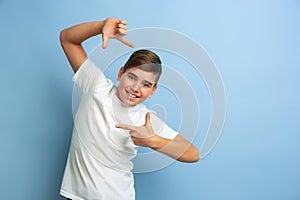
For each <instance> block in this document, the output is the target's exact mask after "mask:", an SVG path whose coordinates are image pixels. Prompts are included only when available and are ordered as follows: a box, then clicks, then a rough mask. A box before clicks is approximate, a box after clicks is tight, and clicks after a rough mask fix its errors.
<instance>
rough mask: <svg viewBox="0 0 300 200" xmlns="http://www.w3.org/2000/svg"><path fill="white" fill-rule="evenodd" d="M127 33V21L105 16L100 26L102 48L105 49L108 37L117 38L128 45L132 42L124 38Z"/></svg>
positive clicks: (132, 45) (130, 45) (131, 44)
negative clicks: (101, 26)
mask: <svg viewBox="0 0 300 200" xmlns="http://www.w3.org/2000/svg"><path fill="white" fill-rule="evenodd" d="M125 35H127V22H126V21H125V20H120V19H116V18H107V19H106V20H105V21H104V25H103V28H102V48H103V49H105V48H106V47H107V45H108V40H109V39H117V40H119V41H120V42H122V43H124V44H125V45H127V46H129V47H134V44H133V43H132V42H130V41H128V40H126V39H125V38H124V36H125Z"/></svg>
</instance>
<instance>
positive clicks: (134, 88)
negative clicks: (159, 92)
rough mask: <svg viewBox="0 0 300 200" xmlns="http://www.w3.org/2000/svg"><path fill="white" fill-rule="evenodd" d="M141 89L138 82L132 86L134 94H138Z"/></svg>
mask: <svg viewBox="0 0 300 200" xmlns="http://www.w3.org/2000/svg"><path fill="white" fill-rule="evenodd" d="M139 88H140V83H138V82H136V83H133V84H132V86H131V89H132V90H133V91H134V92H137V91H138V90H139Z"/></svg>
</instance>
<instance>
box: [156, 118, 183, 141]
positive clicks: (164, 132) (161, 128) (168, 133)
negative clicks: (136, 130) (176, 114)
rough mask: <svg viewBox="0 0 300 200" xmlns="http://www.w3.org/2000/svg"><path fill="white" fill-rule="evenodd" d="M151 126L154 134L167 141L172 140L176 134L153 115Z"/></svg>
mask: <svg viewBox="0 0 300 200" xmlns="http://www.w3.org/2000/svg"><path fill="white" fill-rule="evenodd" d="M151 125H152V128H153V130H154V133H155V134H157V135H159V136H161V137H164V138H167V139H174V138H175V137H176V136H177V135H178V132H176V131H174V130H173V129H172V128H170V127H169V126H168V125H167V124H166V123H164V122H163V121H162V120H161V119H160V118H159V117H157V116H156V115H155V114H151Z"/></svg>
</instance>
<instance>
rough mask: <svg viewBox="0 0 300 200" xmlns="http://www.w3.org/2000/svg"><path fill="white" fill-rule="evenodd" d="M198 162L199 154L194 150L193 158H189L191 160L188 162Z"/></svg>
mask: <svg viewBox="0 0 300 200" xmlns="http://www.w3.org/2000/svg"><path fill="white" fill-rule="evenodd" d="M199 160H200V153H199V151H198V150H196V151H195V152H194V153H193V156H192V157H191V160H190V162H198V161H199Z"/></svg>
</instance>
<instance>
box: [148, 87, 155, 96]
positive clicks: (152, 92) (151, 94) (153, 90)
mask: <svg viewBox="0 0 300 200" xmlns="http://www.w3.org/2000/svg"><path fill="white" fill-rule="evenodd" d="M156 89H157V85H155V86H154V87H153V89H152V91H151V93H150V94H149V96H148V98H151V97H152V96H153V94H154V93H155V91H156Z"/></svg>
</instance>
